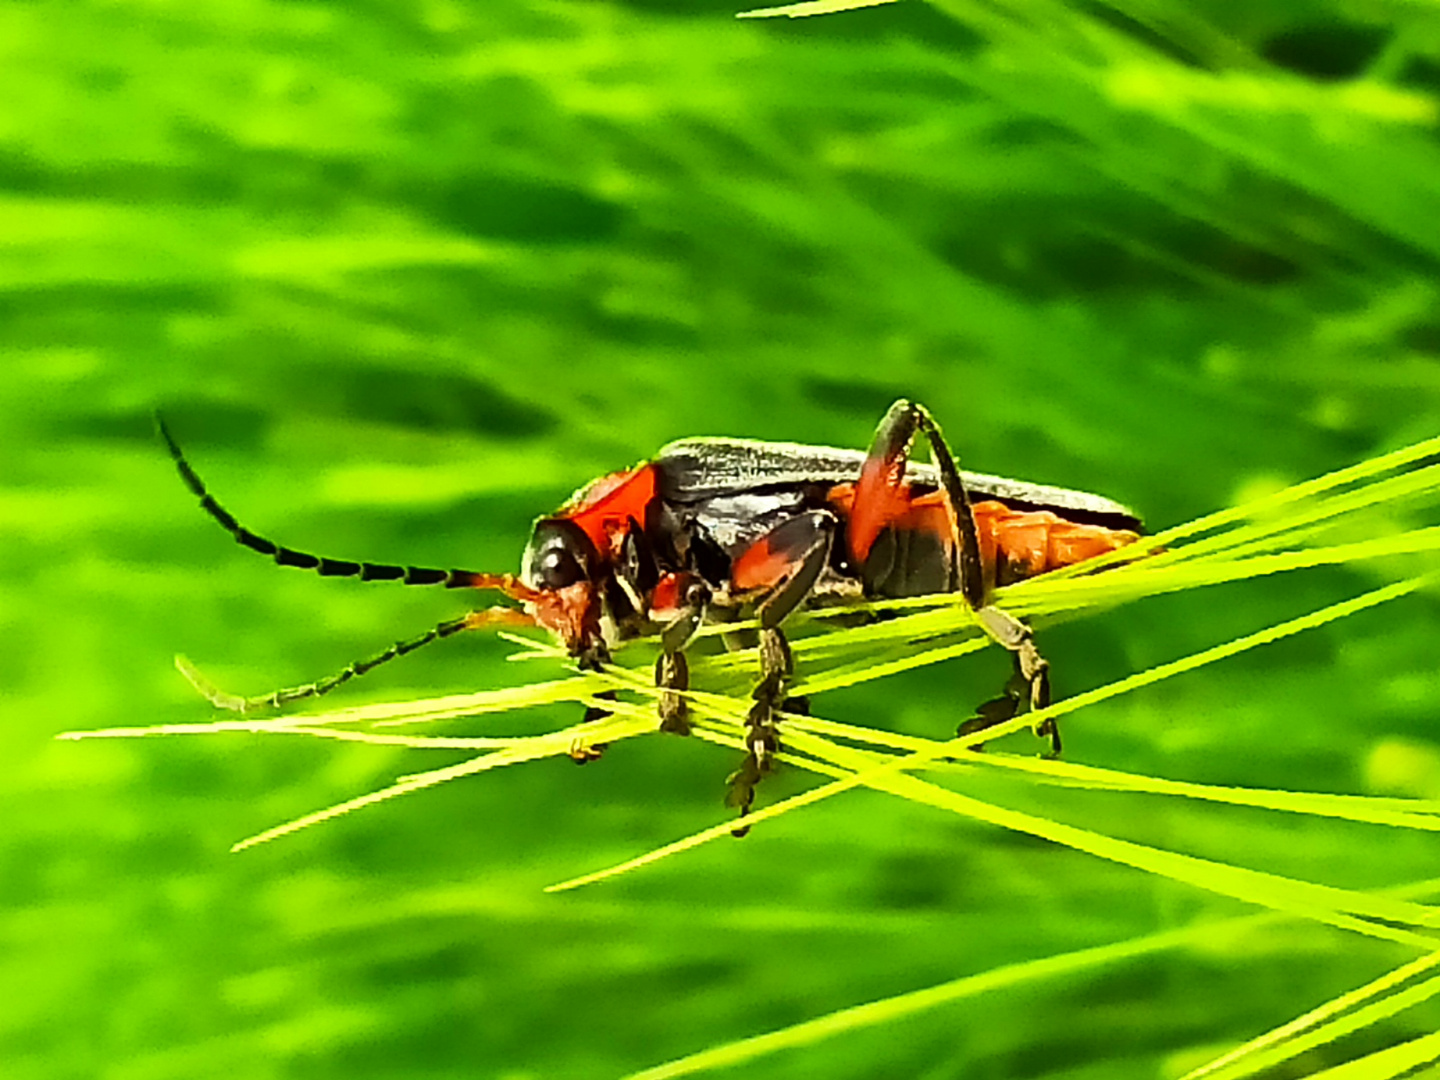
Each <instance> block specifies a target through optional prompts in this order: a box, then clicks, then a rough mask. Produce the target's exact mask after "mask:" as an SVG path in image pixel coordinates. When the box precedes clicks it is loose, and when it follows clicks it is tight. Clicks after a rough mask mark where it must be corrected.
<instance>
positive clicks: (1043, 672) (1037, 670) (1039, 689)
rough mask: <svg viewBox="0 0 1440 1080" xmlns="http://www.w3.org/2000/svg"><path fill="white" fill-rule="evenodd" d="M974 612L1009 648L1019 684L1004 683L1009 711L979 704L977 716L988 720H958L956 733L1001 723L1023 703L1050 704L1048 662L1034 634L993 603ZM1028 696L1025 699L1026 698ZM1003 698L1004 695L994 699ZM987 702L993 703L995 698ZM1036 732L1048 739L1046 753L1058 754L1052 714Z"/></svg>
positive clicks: (1014, 681) (1034, 706) (1030, 705)
mask: <svg viewBox="0 0 1440 1080" xmlns="http://www.w3.org/2000/svg"><path fill="white" fill-rule="evenodd" d="M976 614H977V615H978V616H979V617H980V625H981V626H982V627H984V628H985V632H986V633H987V634H989V635H990V637H991V638H992V639H994V640H995V641H996V642H997V643H998V644H1000V645H1003V646H1004V647H1005V648H1007V649H1009V650H1010V653H1011V655H1012V656H1013V657H1014V658H1015V677H1014V678H1013V679H1012V684H1018V685H1012V687H1007V690H1006V698H1008V699H1009V701H1010V702H1011V706H1010V709H1009V711H1008V713H1003V714H1002V713H1001V711H1000V710H994V711H992V712H991V713H989V714H987V713H986V711H985V708H986V706H984V705H982V706H981V713H980V717H979V719H982V720H986V721H987V722H986V723H984V724H981V725H979V726H978V727H974V726H969V725H973V724H974V720H970V721H967V722H966V723H965V724H961V725H960V727H961V729H962V730H961V731H959V732H958V734H962V735H963V734H969V733H970V732H972V731H978V730H980V728H982V727H989V726H991V724H999V723H1004V722H1005V721H1006V720H1009V719H1010V718H1011V717H1013V716H1015V715H1016V713H1017V712H1019V710H1020V706H1021V704H1022V703H1024V704H1025V705H1026V706H1027V707H1028V708H1029V709H1030V710H1031V711H1034V710H1037V709H1043V708H1045V706H1047V705H1049V704H1050V664H1049V662H1048V661H1047V660H1046V659H1045V658H1044V657H1043V656H1041V655H1040V650H1039V649H1037V648H1036V647H1035V635H1034V632H1033V631H1032V630H1031V629H1030V627H1028V626H1026V625H1025V624H1024V623H1023V622H1021V621H1020V620H1019V619H1017V618H1015V616H1013V615H1011V614H1010V613H1009V612H1007V611H1002V610H1001V609H1000V608H998V607H995V606H994V605H993V604H991V605H988V606H986V607H983V608H981V609H980V610H979V611H977V612H976ZM1027 697H1028V699H1029V700H1028V702H1027V701H1025V698H1027ZM1004 700H1005V698H1002V699H997V701H1004ZM986 704H987V705H992V706H993V705H995V704H996V702H987V703H986ZM989 716H994V719H989ZM1035 734H1036V735H1038V736H1039V737H1040V738H1042V739H1044V738H1048V739H1049V740H1050V753H1049V755H1048V756H1050V757H1059V756H1060V727H1059V725H1058V724H1057V723H1056V722H1055V719H1054V717H1046V718H1045V719H1044V720H1042V721H1040V723H1038V724H1036V725H1035Z"/></svg>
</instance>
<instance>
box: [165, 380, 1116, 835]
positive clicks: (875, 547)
mask: <svg viewBox="0 0 1440 1080" xmlns="http://www.w3.org/2000/svg"><path fill="white" fill-rule="evenodd" d="M157 424H158V427H159V430H160V434H161V437H162V438H163V439H164V441H165V443H166V445H167V446H168V447H169V450H170V455H171V457H172V458H173V460H174V462H175V465H176V467H177V468H178V469H179V472H180V475H181V477H182V478H183V479H184V481H185V483H186V485H187V486H188V487H189V488H190V490H191V492H192V493H193V494H194V495H195V496H196V497H197V498H198V499H199V500H200V503H201V506H202V507H203V508H204V509H205V511H206V512H207V513H208V514H209V515H210V516H211V517H212V518H214V519H215V520H216V521H217V522H219V523H220V525H222V526H223V527H224V528H225V529H226V530H227V531H229V532H230V533H231V535H232V536H233V537H234V538H235V539H236V540H237V541H238V542H239V543H241V544H242V545H244V546H245V547H247V548H250V549H251V550H254V551H257V552H259V553H261V554H263V555H267V556H269V557H271V558H272V559H273V560H274V561H275V562H276V563H278V564H279V565H281V566H291V567H297V568H300V569H305V570H313V571H315V572H317V573H319V574H321V575H323V576H327V577H358V578H360V579H361V580H362V581H400V582H403V583H404V584H407V585H444V586H445V587H447V588H477V589H485V590H493V591H496V592H499V593H501V594H503V595H504V596H506V597H508V598H509V599H511V600H512V601H515V602H516V603H518V604H519V605H520V606H519V607H510V606H505V607H493V608H490V609H487V610H479V611H473V612H471V613H469V614H467V615H465V616H462V617H461V618H458V619H453V620H450V621H447V622H443V623H440V624H439V625H437V626H436V627H434V628H433V629H432V630H430V631H428V632H427V633H425V634H423V635H421V636H419V637H416V638H413V639H410V640H408V641H401V642H396V643H395V644H394V645H392V646H390V648H388V649H386V650H385V651H384V652H382V653H380V654H379V655H377V656H375V657H372V658H370V659H368V660H365V661H361V662H358V663H355V664H351V665H350V666H349V667H347V668H346V669H345V670H344V671H342V672H340V673H338V674H337V675H334V676H331V677H330V678H327V679H323V680H320V681H319V682H315V683H311V684H308V685H306V686H300V687H295V688H291V689H286V690H279V691H276V692H274V693H272V694H268V695H264V696H261V697H257V698H239V697H232V696H230V695H226V694H223V693H220V692H219V691H216V690H214V689H213V688H209V687H205V686H203V685H202V684H200V683H199V681H198V680H194V679H192V681H196V682H197V685H199V686H200V688H201V689H202V691H203V692H204V693H205V694H206V696H207V697H209V699H210V700H211V702H212V703H213V704H215V705H216V706H219V707H223V708H229V709H236V710H241V711H244V710H246V709H250V708H255V707H260V706H268V707H279V706H282V705H285V704H286V703H288V702H291V701H295V700H299V699H302V698H308V697H314V696H318V695H321V694H325V693H328V692H330V691H331V690H333V689H335V688H336V687H337V686H340V685H341V684H342V683H344V682H347V681H348V680H350V679H351V678H354V677H355V676H357V675H362V674H364V673H365V672H367V671H369V670H370V669H372V668H374V667H375V666H377V665H378V664H381V663H384V662H386V661H388V660H391V659H394V658H395V657H398V656H403V655H404V654H406V653H408V652H411V651H413V650H414V649H417V648H419V647H421V646H422V645H425V644H427V643H429V642H431V641H435V640H437V639H439V638H444V637H449V636H450V635H452V634H455V633H458V632H459V631H461V630H471V629H479V628H481V627H486V626H495V625H538V626H541V627H544V628H545V629H546V630H549V631H550V632H551V633H552V634H554V635H555V637H557V638H558V639H559V640H560V642H561V643H563V644H564V646H565V648H566V649H567V651H568V652H569V653H570V655H571V656H573V657H575V659H576V661H577V662H578V664H579V666H580V667H581V668H582V669H599V668H601V667H603V666H604V665H605V664H606V663H607V662H608V661H609V659H610V651H611V649H612V648H613V647H614V646H615V645H616V644H617V643H618V642H621V641H623V640H625V639H627V638H633V637H636V636H640V635H642V634H648V633H654V632H657V631H658V635H659V641H660V655H659V657H658V659H657V661H656V669H655V678H656V685H657V687H658V688H659V689H660V695H659V704H658V713H659V721H660V727H661V728H662V729H663V730H666V731H671V732H676V733H681V734H683V733H686V732H688V730H689V723H688V719H687V711H688V707H687V704H686V699H685V691H686V690H687V689H688V687H689V673H688V665H687V663H686V659H685V648H686V646H687V644H688V643H689V642H690V640H691V638H692V637H693V636H694V634H695V632H696V631H697V630H698V629H699V627H700V626H701V625H702V623H704V622H705V620H706V618H707V615H721V614H725V615H729V614H733V613H734V612H737V611H740V612H746V613H751V614H753V615H754V617H755V619H756V620H757V622H758V625H759V650H758V651H759V656H760V670H759V673H758V679H757V681H756V684H755V688H754V692H753V694H752V698H753V704H752V706H751V708H750V711H749V714H748V717H747V721H746V730H745V739H744V743H745V757H744V759H743V761H742V762H741V765H740V768H739V769H738V770H737V771H736V772H735V773H734V774H733V775H732V776H731V777H730V779H729V782H728V784H729V794H728V797H727V802H729V803H730V804H731V805H733V806H735V807H737V808H738V809H739V811H740V813H741V815H742V816H743V815H744V814H745V813H746V812H748V810H749V809H750V807H751V805H752V804H753V801H754V792H755V786H756V784H758V783H759V781H760V779H761V777H763V776H764V775H765V774H766V773H767V772H768V771H770V769H771V767H772V763H773V759H774V757H775V754H776V753H777V751H778V750H779V746H780V737H779V732H778V728H777V724H778V721H777V713H778V712H779V711H781V709H782V707H783V706H784V705H785V702H786V700H787V690H788V689H789V687H790V684H791V680H792V676H793V674H794V666H793V663H792V661H791V655H790V649H789V645H788V643H787V641H786V637H785V634H784V631H783V629H782V624H783V623H784V621H785V619H786V617H787V616H789V615H790V614H791V613H792V612H793V611H795V610H796V609H797V608H799V607H801V606H805V605H812V604H819V603H824V602H827V601H829V602H834V601H837V600H855V599H862V598H899V597H909V596H920V595H925V594H929V593H944V592H958V593H959V594H960V595H961V596H962V598H963V600H964V602H965V603H966V604H967V605H968V606H969V607H970V608H971V609H972V610H973V611H974V612H975V614H976V615H977V617H978V621H979V623H980V625H981V626H982V627H983V628H984V629H985V631H986V632H987V633H988V634H989V635H990V637H992V638H993V639H994V640H995V641H996V642H998V643H999V644H1000V645H1002V646H1004V647H1005V648H1006V649H1007V650H1009V651H1010V653H1011V654H1012V656H1013V658H1014V665H1015V677H1014V678H1013V679H1012V680H1011V682H1010V684H1009V685H1008V686H1007V688H1006V691H1005V693H1004V695H1002V696H1001V697H999V698H997V699H995V700H994V701H990V702H987V703H986V704H984V705H982V706H980V709H979V716H977V717H975V718H972V719H971V720H968V721H967V722H966V723H964V724H962V725H961V726H960V733H961V734H966V733H970V732H973V731H976V730H979V729H980V728H983V727H986V726H989V725H991V724H995V723H999V722H1001V721H1003V720H1006V719H1009V718H1010V717H1012V716H1014V715H1017V714H1018V713H1019V712H1021V711H1022V710H1024V709H1031V710H1034V709H1041V708H1043V707H1044V706H1045V705H1047V704H1048V703H1049V700H1050V681H1049V665H1048V663H1047V662H1046V660H1045V658H1044V657H1043V656H1042V655H1041V653H1040V651H1039V649H1038V648H1037V647H1036V645H1035V642H1034V637H1033V635H1032V633H1031V630H1030V628H1029V627H1028V626H1027V625H1025V624H1024V623H1023V622H1021V621H1020V620H1018V619H1016V618H1014V617H1013V616H1011V615H1010V614H1008V613H1007V612H1005V611H1004V610H1002V609H1001V608H999V607H997V606H995V605H994V604H993V603H992V602H991V597H992V594H993V592H994V590H995V588H996V587H998V586H1001V585H1005V584H1009V583H1011V582H1015V581H1020V580H1024V579H1026V578H1030V577H1035V576H1037V575H1039V574H1044V573H1047V572H1049V571H1051V570H1056V569H1059V568H1060V567H1064V566H1070V565H1073V564H1075V563H1078V562H1082V561H1084V560H1086V559H1089V558H1092V557H1094V556H1097V555H1100V554H1103V553H1105V552H1109V551H1113V550H1116V549H1117V548H1120V547H1122V546H1124V545H1126V544H1129V543H1131V542H1133V541H1135V540H1136V539H1137V538H1138V537H1139V532H1140V529H1141V522H1140V519H1139V518H1138V517H1137V516H1136V515H1135V513H1134V512H1133V511H1131V510H1130V509H1128V508H1127V507H1125V506H1122V505H1121V504H1120V503H1117V502H1114V501H1113V500H1111V499H1108V498H1105V497H1104V496H1100V495H1093V494H1089V493H1087V492H1081V491H1073V490H1070V489H1067V488H1059V487H1050V486H1047V485H1042V484H1033V483H1029V482H1025V481H1018V480H1007V479H1004V478H1002V477H998V476H990V475H986V474H982V473H972V472H962V471H960V469H959V467H958V466H957V464H956V462H955V458H954V455H953V454H952V453H951V451H950V448H949V445H948V444H947V443H946V441H945V437H944V435H943V433H942V432H941V430H940V427H939V425H938V424H937V423H936V421H935V420H934V418H933V417H932V416H931V414H930V412H929V410H928V409H926V408H925V407H924V406H923V405H920V404H918V403H915V402H912V401H908V400H905V399H901V400H899V401H897V402H895V404H894V405H892V406H891V407H890V409H889V410H888V411H887V412H886V414H885V416H884V418H883V419H882V420H881V421H880V424H879V427H878V428H877V429H876V433H875V437H874V440H873V441H872V443H871V445H870V448H869V451H868V452H865V453H861V452H858V451H853V450H841V449H833V448H829V447H819V446H804V445H799V444H795V443H780V442H757V441H752V440H746V439H730V438H691V439H682V440H680V441H678V442H673V443H670V444H669V445H668V446H666V447H664V448H663V449H661V451H660V452H659V453H658V454H657V455H656V456H655V457H654V458H653V459H651V460H650V461H646V462H643V463H641V464H639V465H637V466H636V467H635V468H632V469H628V470H624V471H621V472H616V473H611V474H609V475H607V476H603V477H601V478H599V479H597V480H595V481H593V482H591V483H590V484H587V485H586V486H585V487H583V488H581V489H580V490H579V491H578V492H576V493H575V495H574V496H572V497H571V498H570V499H569V500H568V501H567V502H566V503H565V504H564V505H563V506H562V507H560V509H559V510H557V511H556V512H555V513H553V514H550V515H547V516H545V517H542V518H540V519H539V520H537V521H536V523H535V526H534V529H533V531H532V533H531V537H530V541H529V543H528V545H527V546H526V548H525V553H524V555H523V557H522V560H521V572H520V574H519V575H518V576H517V575H513V574H508V573H503V574H495V573H477V572H474V571H468V570H436V569H427V568H420V567H413V566H404V567H402V566H398V565H391V564H384V563H369V562H355V561H351V560H342V559H331V558H325V557H321V556H315V555H309V554H306V553H304V552H298V551H295V550H293V549H291V548H287V547H283V546H280V545H278V544H275V543H273V542H272V541H270V540H266V539H264V538H263V537H260V536H258V535H256V534H255V533H252V532H250V531H249V530H248V529H246V528H245V527H244V526H242V525H240V524H239V522H238V521H236V519H235V518H234V517H233V516H231V515H230V513H229V512H228V511H226V510H225V509H224V508H222V507H221V506H220V504H219V503H217V502H216V501H215V499H214V498H213V497H212V496H211V495H210V493H209V492H208V490H207V489H206V487H205V485H204V483H203V482H202V481H201V479H200V477H199V476H198V475H197V474H196V472H195V471H194V469H193V468H191V466H190V464H189V462H188V461H187V460H186V458H185V455H184V453H183V452H182V451H181V449H180V447H179V445H178V444H177V443H176V442H175V440H174V438H172V437H171V435H170V433H169V431H168V430H167V429H166V428H165V425H164V423H163V422H161V421H159V418H158V417H157ZM917 435H923V436H924V438H925V441H926V442H927V443H928V444H929V447H930V453H931V457H932V459H933V462H934V463H933V464H932V465H925V464H920V463H914V462H911V461H910V451H911V446H912V444H913V442H914V441H915V438H916V436H917ZM589 715H590V717H591V718H594V717H595V716H596V715H603V713H599V712H598V711H597V710H595V709H592V710H591V711H590V713H589ZM1036 733H1037V734H1038V735H1041V736H1042V737H1048V738H1049V739H1050V742H1051V751H1050V752H1051V753H1052V754H1058V753H1059V750H1060V734H1059V731H1058V729H1057V727H1056V725H1055V723H1054V721H1053V720H1048V719H1047V720H1045V721H1043V722H1042V723H1041V724H1040V725H1038V726H1037V727H1036ZM586 756H589V755H587V754H584V753H583V752H577V760H580V759H583V758H584V757H586Z"/></svg>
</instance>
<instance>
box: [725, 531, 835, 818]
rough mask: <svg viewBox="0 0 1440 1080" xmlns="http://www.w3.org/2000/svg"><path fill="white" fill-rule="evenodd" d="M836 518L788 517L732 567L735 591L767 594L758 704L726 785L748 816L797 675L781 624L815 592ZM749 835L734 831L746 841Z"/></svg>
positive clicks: (760, 610) (761, 612)
mask: <svg viewBox="0 0 1440 1080" xmlns="http://www.w3.org/2000/svg"><path fill="white" fill-rule="evenodd" d="M834 534H835V518H834V516H833V515H831V514H830V513H829V512H827V511H824V510H812V511H808V512H806V513H803V514H798V515H796V516H795V517H793V518H789V519H787V520H785V521H783V522H781V523H780V524H779V525H777V526H776V527H775V528H774V529H772V530H771V531H770V532H769V533H767V534H766V535H765V536H763V537H761V538H760V539H759V540H757V541H756V542H755V543H754V544H752V545H751V546H750V547H749V548H747V549H746V550H745V551H744V552H743V553H742V554H741V555H740V557H739V558H737V559H736V560H735V564H734V566H733V567H732V568H731V585H732V587H734V588H735V589H736V590H737V591H742V592H748V591H751V590H756V589H762V588H763V589H765V590H766V592H765V593H764V598H763V599H762V600H761V601H760V604H759V606H758V607H757V608H756V609H755V615H756V617H757V619H758V620H759V622H760V681H759V682H758V683H756V685H755V689H754V692H753V693H752V695H751V696H752V697H753V698H754V700H755V703H754V704H753V705H752V706H751V707H750V712H749V714H748V715H747V717H746V719H745V758H744V760H743V761H742V762H741V763H740V768H739V769H737V770H736V771H735V772H734V773H732V774H731V775H730V777H729V779H728V781H727V783H728V784H729V792H728V794H727V795H726V800H725V801H726V803H727V805H730V806H734V807H736V808H737V809H739V811H740V816H741V817H744V816H745V815H746V814H747V813H749V811H750V807H751V806H753V805H754V803H755V786H756V785H757V784H758V783H759V782H760V781H761V779H762V778H763V777H764V776H765V774H766V773H768V772H769V771H770V770H771V768H772V767H773V763H774V758H775V755H776V754H777V753H778V752H779V750H780V735H779V728H778V725H777V722H776V717H775V714H776V712H778V711H779V710H780V709H781V707H782V706H783V705H784V704H785V691H786V689H787V688H788V686H789V683H790V676H791V675H792V674H793V673H794V662H793V661H792V659H791V656H790V645H789V643H788V642H787V641H786V640H785V634H784V633H783V632H782V631H781V629H780V624H781V623H782V622H784V620H785V618H786V617H787V616H788V615H789V614H790V613H791V612H792V611H794V610H795V609H796V608H797V607H799V606H800V605H801V604H802V603H803V602H804V600H805V599H806V598H807V597H808V596H809V595H810V593H811V592H812V591H813V590H814V588H815V582H816V581H817V580H818V579H819V577H820V574H821V573H822V572H823V571H824V569H825V566H826V564H827V563H828V562H829V560H830V545H831V541H832V539H833V537H834ZM746 831H747V830H746V829H745V828H743V827H742V828H739V829H736V830H735V835H736V836H743V835H744V834H745V832H746Z"/></svg>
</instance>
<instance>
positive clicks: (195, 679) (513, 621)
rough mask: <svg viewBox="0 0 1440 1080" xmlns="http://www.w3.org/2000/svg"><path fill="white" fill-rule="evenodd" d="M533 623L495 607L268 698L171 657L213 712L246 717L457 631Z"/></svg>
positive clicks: (314, 693)
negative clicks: (235, 690)
mask: <svg viewBox="0 0 1440 1080" xmlns="http://www.w3.org/2000/svg"><path fill="white" fill-rule="evenodd" d="M534 625H535V623H534V620H533V619H531V618H530V617H529V616H528V615H526V614H525V613H524V612H523V611H518V610H516V609H515V608H507V607H495V608H490V609H489V610H486V611H472V612H471V613H470V614H468V615H463V616H461V617H460V618H458V619H449V620H447V621H446V622H442V623H440V624H439V625H437V626H435V627H433V628H432V629H430V630H427V631H426V632H425V633H423V634H421V635H420V636H419V637H413V638H410V639H409V640H408V641H397V642H395V644H393V645H391V646H390V647H389V648H388V649H386V650H385V651H384V652H380V653H377V654H375V655H374V656H372V657H370V658H369V659H368V660H357V661H355V663H353V664H350V665H349V666H348V667H346V668H345V669H344V670H343V671H340V672H337V673H336V674H334V675H330V676H327V677H326V678H324V679H319V680H317V681H315V682H313V683H306V684H305V685H304V686H291V687H287V688H285V689H284V690H273V691H271V692H270V693H268V694H258V695H256V696H255V697H241V696H240V695H239V694H228V693H226V692H225V691H224V690H221V689H220V688H219V687H217V686H215V684H214V683H212V682H211V681H210V680H209V679H207V678H205V676H204V675H202V674H200V672H199V671H198V670H197V669H196V667H195V665H194V664H192V663H191V662H190V661H189V660H187V659H186V658H185V657H183V656H177V657H175V666H176V667H177V668H178V669H179V670H180V674H182V675H184V676H185V678H186V679H188V680H189V681H190V685H191V686H193V687H195V689H196V690H198V691H200V694H201V696H202V697H204V698H205V699H206V700H207V701H209V702H210V704H211V705H214V706H215V707H216V708H217V709H226V710H229V711H230V712H238V713H248V712H252V711H254V710H256V709H278V708H281V707H283V706H285V705H288V704H289V703H290V702H292V701H302V700H304V699H305V698H312V697H321V696H322V695H324V694H328V693H330V691H331V690H334V689H335V688H336V687H339V686H343V685H344V684H345V683H347V682H349V681H350V680H351V679H353V678H355V677H356V676H357V675H364V674H365V673H367V672H369V671H372V670H373V669H375V668H377V667H379V666H380V665H381V664H384V663H388V662H389V661H391V660H395V659H397V658H399V657H401V656H404V655H406V654H407V653H412V652H414V651H415V650H416V649H418V648H420V647H421V646H424V645H429V644H430V643H431V642H432V641H439V640H441V639H442V638H447V637H449V636H450V635H451V634H458V633H459V632H460V631H461V630H480V629H483V628H485V627H490V626H534Z"/></svg>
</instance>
